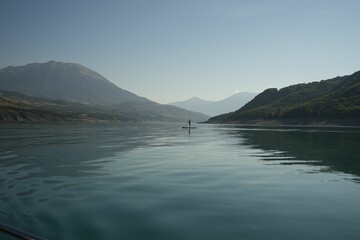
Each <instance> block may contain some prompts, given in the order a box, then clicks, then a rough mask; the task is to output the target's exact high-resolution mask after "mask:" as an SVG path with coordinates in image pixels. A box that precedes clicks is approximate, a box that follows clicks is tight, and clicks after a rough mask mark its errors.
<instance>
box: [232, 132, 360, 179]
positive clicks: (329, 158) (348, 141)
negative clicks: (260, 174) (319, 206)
mask: <svg viewBox="0 0 360 240" xmlns="http://www.w3.org/2000/svg"><path fill="white" fill-rule="evenodd" d="M225 130H226V132H227V134H231V135H233V136H235V137H238V138H240V139H241V144H242V145H247V146H249V147H251V148H255V149H261V150H263V151H264V152H262V153H259V154H258V155H257V157H259V158H260V159H262V160H264V161H267V162H274V163H277V164H308V165H313V166H321V167H322V168H321V170H322V171H329V172H331V171H334V172H343V173H346V174H352V175H355V176H356V179H355V180H357V181H359V182H360V178H359V177H360V158H359V156H360V154H359V153H360V152H359V147H360V128H335V127H331V128H324V127H323V128H311V127H255V128H254V127H244V126H241V127H240V126H237V127H234V126H228V127H227V128H225Z"/></svg>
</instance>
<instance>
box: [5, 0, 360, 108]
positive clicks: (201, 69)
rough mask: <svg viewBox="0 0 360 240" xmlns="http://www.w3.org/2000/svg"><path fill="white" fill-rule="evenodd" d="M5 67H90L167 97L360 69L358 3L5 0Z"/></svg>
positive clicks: (223, 92)
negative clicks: (34, 64)
mask: <svg viewBox="0 0 360 240" xmlns="http://www.w3.org/2000/svg"><path fill="white" fill-rule="evenodd" d="M0 29H1V37H0V68H3V67H6V66H9V65H12V66H18V65H24V64H27V63H31V62H46V61H49V60H55V61H62V62H75V63H80V64H83V65H85V66H87V67H89V68H91V69H93V70H95V71H97V72H98V73H100V74H101V75H103V76H104V77H106V78H107V79H109V80H110V81H112V82H114V83H115V84H116V85H118V86H119V87H121V88H124V89H126V90H129V91H131V92H134V93H136V94H138V95H140V96H144V97H147V98H149V99H151V100H154V101H157V102H160V103H168V102H172V101H177V100H185V99H187V98H190V97H193V96H198V97H201V98H204V99H208V100H217V99H221V98H225V97H227V96H230V95H231V94H233V93H234V91H236V90H239V91H251V92H261V91H263V90H264V89H266V88H269V87H277V88H281V87H284V86H288V85H291V84H295V83H302V82H311V81H318V80H321V79H328V78H331V77H335V76H338V75H346V74H351V73H353V72H355V71H358V70H360V60H359V53H360V1H358V0H353V1H351V0H337V1H334V0H319V1H317V0H309V1H308V0H301V1H297V0H284V1H278V0H273V1H270V0H263V1H256V0H248V1H242V0H123V1H120V0H117V1H106V0H102V1H101V0H98V1H92V0H84V1H76V0H70V1H69V0H61V1H49V0H1V1H0Z"/></svg>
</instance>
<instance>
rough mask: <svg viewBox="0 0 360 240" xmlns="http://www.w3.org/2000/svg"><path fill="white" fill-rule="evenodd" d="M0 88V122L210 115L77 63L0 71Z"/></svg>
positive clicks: (170, 118)
mask: <svg viewBox="0 0 360 240" xmlns="http://www.w3.org/2000/svg"><path fill="white" fill-rule="evenodd" d="M0 90H1V93H0V113H1V115H0V121H1V120H2V121H52V120H58V121H62V120H64V119H67V120H96V119H100V120H121V121H186V120H188V119H189V118H191V119H192V120H193V121H195V122H196V121H205V120H207V119H208V116H207V115H205V114H201V113H196V112H192V111H188V110H185V109H182V108H179V107H175V106H170V105H163V104H158V103H156V102H153V101H150V100H148V99H146V98H144V97H140V96H137V95H136V94H134V93H131V92H129V91H126V90H124V89H121V88H119V87H117V86H116V85H115V84H113V83H111V82H110V81H109V80H107V79H106V78H104V77H103V76H101V75H100V74H98V73H97V72H95V71H93V70H91V69H89V68H86V67H84V66H82V65H80V64H75V63H62V62H55V61H50V62H46V63H31V64H27V65H25V66H18V67H6V68H3V69H0ZM18 93H21V94H18ZM54 100H56V101H54ZM11 116H12V117H11ZM21 116H24V117H21ZM27 117H28V118H27ZM37 119H38V120H37Z"/></svg>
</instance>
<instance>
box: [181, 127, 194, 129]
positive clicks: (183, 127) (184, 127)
mask: <svg viewBox="0 0 360 240" xmlns="http://www.w3.org/2000/svg"><path fill="white" fill-rule="evenodd" d="M182 128H184V129H196V127H186V126H185V127H182Z"/></svg>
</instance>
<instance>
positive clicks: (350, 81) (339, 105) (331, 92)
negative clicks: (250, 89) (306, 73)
mask: <svg viewBox="0 0 360 240" xmlns="http://www.w3.org/2000/svg"><path fill="white" fill-rule="evenodd" d="M261 121H268V122H269V121H270V122H272V121H275V122H279V123H281V124H310V123H325V124H331V123H334V124H341V125H342V124H345V125H347V124H349V125H360V71H359V72H355V73H354V74H352V75H348V76H343V77H336V78H333V79H329V80H323V81H319V82H312V83H308V84H297V85H292V86H289V87H285V88H282V89H280V90H278V89H276V88H270V89H267V90H265V91H263V92H262V93H260V94H259V95H257V96H256V97H255V98H254V99H253V100H251V101H250V102H248V103H247V104H245V105H244V106H243V107H242V108H240V109H239V110H237V111H235V112H230V113H227V114H222V115H219V116H216V117H213V118H210V119H209V121H208V122H210V123H259V122H261Z"/></svg>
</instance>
